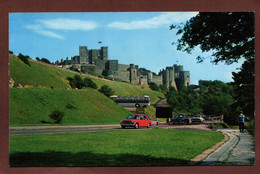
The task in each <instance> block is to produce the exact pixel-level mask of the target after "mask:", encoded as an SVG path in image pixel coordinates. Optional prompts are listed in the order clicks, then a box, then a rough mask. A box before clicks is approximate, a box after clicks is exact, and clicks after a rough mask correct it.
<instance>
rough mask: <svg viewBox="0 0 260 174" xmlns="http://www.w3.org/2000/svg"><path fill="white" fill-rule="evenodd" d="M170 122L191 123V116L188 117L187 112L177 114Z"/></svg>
mask: <svg viewBox="0 0 260 174" xmlns="http://www.w3.org/2000/svg"><path fill="white" fill-rule="evenodd" d="M170 123H172V124H189V123H190V120H189V117H187V116H186V115H185V114H177V115H175V116H174V117H173V118H172V119H171V121H170Z"/></svg>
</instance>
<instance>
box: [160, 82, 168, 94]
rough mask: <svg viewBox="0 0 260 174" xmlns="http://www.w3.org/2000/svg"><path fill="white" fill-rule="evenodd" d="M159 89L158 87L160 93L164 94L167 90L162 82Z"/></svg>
mask: <svg viewBox="0 0 260 174" xmlns="http://www.w3.org/2000/svg"><path fill="white" fill-rule="evenodd" d="M159 89H160V91H161V93H163V94H166V93H167V92H168V88H167V86H166V85H164V84H162V85H160V86H159Z"/></svg>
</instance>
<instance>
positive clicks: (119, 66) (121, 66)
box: [118, 64, 130, 71]
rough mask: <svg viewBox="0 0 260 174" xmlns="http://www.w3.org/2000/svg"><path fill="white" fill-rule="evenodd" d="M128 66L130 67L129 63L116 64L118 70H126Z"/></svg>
mask: <svg viewBox="0 0 260 174" xmlns="http://www.w3.org/2000/svg"><path fill="white" fill-rule="evenodd" d="M129 68H130V65H123V64H118V70H119V71H128V69H129Z"/></svg>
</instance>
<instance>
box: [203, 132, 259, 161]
mask: <svg viewBox="0 0 260 174" xmlns="http://www.w3.org/2000/svg"><path fill="white" fill-rule="evenodd" d="M219 131H221V132H222V133H223V134H224V135H226V136H228V140H227V142H225V143H224V144H223V145H222V146H220V147H219V148H217V149H216V150H215V151H214V152H213V153H211V154H210V155H209V156H208V157H206V159H204V160H203V161H202V162H201V163H200V165H205V166H208V165H254V161H255V147H254V142H253V141H254V139H253V137H252V136H251V135H249V133H248V132H247V131H246V132H244V133H240V132H239V130H237V129H221V130H219Z"/></svg>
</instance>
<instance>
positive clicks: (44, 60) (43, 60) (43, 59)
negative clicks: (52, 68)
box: [41, 58, 51, 64]
mask: <svg viewBox="0 0 260 174" xmlns="http://www.w3.org/2000/svg"><path fill="white" fill-rule="evenodd" d="M41 62H44V63H47V64H51V62H50V61H49V60H48V59H46V58H42V59H41Z"/></svg>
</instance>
